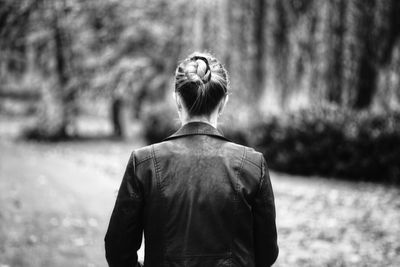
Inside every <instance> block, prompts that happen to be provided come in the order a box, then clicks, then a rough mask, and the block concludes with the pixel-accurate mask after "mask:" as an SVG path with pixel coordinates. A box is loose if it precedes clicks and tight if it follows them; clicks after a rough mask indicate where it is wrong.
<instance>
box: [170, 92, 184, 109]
mask: <svg viewBox="0 0 400 267" xmlns="http://www.w3.org/2000/svg"><path fill="white" fill-rule="evenodd" d="M172 95H173V97H174V99H175V103H176V106H177V108H178V110H179V111H181V110H182V102H181V98H180V97H179V96H178V94H177V93H176V92H172Z"/></svg>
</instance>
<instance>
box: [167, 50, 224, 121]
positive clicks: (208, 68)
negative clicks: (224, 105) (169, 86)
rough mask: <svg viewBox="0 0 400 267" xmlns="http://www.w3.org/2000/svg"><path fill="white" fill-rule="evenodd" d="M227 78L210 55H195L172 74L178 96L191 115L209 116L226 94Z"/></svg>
mask: <svg viewBox="0 0 400 267" xmlns="http://www.w3.org/2000/svg"><path fill="white" fill-rule="evenodd" d="M228 85H229V78H228V73H227V71H226V69H225V68H224V67H223V66H222V64H221V63H220V62H219V61H218V60H217V59H216V58H215V57H214V56H212V55H211V54H209V53H200V52H195V53H193V54H191V55H189V56H188V57H187V58H186V59H185V60H183V61H182V62H181V63H180V64H179V65H178V67H177V69H176V73H175V92H177V93H179V94H180V95H181V97H182V99H183V102H184V104H185V105H186V107H187V108H188V112H189V114H190V115H192V116H194V115H209V114H210V113H211V112H212V111H213V110H214V109H215V108H216V107H217V105H218V103H219V102H220V101H221V100H222V98H223V97H224V96H225V95H226V94H227V92H228Z"/></svg>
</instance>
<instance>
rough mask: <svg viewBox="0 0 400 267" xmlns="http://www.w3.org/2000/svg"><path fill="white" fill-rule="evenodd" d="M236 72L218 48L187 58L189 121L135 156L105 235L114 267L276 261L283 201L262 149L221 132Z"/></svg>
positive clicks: (178, 87)
mask: <svg viewBox="0 0 400 267" xmlns="http://www.w3.org/2000/svg"><path fill="white" fill-rule="evenodd" d="M227 92H228V76H227V72H226V70H225V69H224V67H223V66H222V65H221V64H220V63H219V62H218V61H217V59H215V58H214V57H213V56H211V55H210V54H204V53H194V54H192V55H190V56H189V57H188V58H187V59H185V60H184V61H183V62H182V63H180V64H179V66H178V68H177V70H176V76H175V93H174V96H175V100H176V105H177V108H178V113H179V117H180V119H181V122H182V126H181V128H180V129H179V130H178V131H177V132H176V133H174V134H173V135H171V136H169V137H167V138H166V139H165V140H164V141H163V142H161V143H157V144H153V145H150V146H146V147H143V148H140V149H136V150H135V151H133V153H132V154H131V157H130V159H129V162H128V166H127V168H126V171H125V175H124V177H123V179H122V184H121V187H120V189H119V192H118V196H117V200H116V203H115V207H114V210H113V213H112V215H111V219H110V224H109V227H108V230H107V234H106V236H105V249H106V258H107V261H108V264H109V266H112V267H116V266H118V267H123V266H127V267H128V266H141V265H140V263H138V256H137V250H139V248H140V245H141V241H142V234H143V232H144V236H145V259H144V265H145V266H146V267H161V266H169V267H172V266H177V267H178V266H190V267H192V266H204V267H213V266H245V267H252V266H260V267H261V266H262V267H265V266H270V265H272V264H273V263H274V262H275V260H276V258H277V256H278V245H277V232H276V225H275V204H274V195H273V191H272V187H271V181H270V178H269V174H268V168H267V165H266V162H265V159H264V157H263V155H262V154H261V153H259V152H256V151H254V150H253V149H252V148H249V147H245V146H241V145H238V144H235V143H232V142H230V141H229V140H228V139H226V138H225V137H224V136H223V135H222V134H221V133H220V132H219V131H218V130H217V119H218V116H219V115H220V114H221V112H222V110H223V109H224V106H225V104H226V102H227V100H228V95H227Z"/></svg>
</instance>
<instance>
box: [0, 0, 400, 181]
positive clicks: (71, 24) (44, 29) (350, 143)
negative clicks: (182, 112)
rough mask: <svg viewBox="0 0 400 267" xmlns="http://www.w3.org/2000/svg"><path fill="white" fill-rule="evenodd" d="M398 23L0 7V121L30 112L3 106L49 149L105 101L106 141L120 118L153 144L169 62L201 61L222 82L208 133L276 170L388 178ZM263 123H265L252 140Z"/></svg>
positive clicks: (120, 126) (263, 3)
mask: <svg viewBox="0 0 400 267" xmlns="http://www.w3.org/2000/svg"><path fill="white" fill-rule="evenodd" d="M398 14H400V2H399V1H398V0H367V1H364V0H350V1H348V0H332V1H316V0H312V1H308V0H254V1H243V0H218V1H212V0H202V1H200V0H194V1H184V0H177V1H166V0H136V1H131V0H119V1H117V0H98V1H72V0H20V1H14V0H4V1H0V110H1V111H2V112H3V111H7V109H9V108H8V107H10V106H12V105H11V104H10V103H11V102H10V101H9V100H10V99H14V100H15V102H16V103H17V102H18V103H21V102H23V101H28V100H29V101H32V102H35V105H32V104H26V107H27V108H26V109H25V111H23V109H21V108H20V107H17V105H16V108H11V109H12V110H22V111H23V112H24V113H25V114H26V113H34V114H33V115H35V116H36V118H37V120H36V124H35V125H34V127H33V128H32V129H30V130H29V131H27V133H26V136H27V137H30V138H35V139H48V140H53V139H56V140H59V139H63V138H70V137H72V136H77V135H79V132H78V129H77V127H76V125H77V120H78V119H77V118H78V117H79V116H80V115H82V114H83V113H85V114H86V112H87V111H90V110H92V112H93V113H96V112H97V111H96V109H95V106H96V105H95V103H94V102H96V103H97V102H102V101H104V102H107V104H108V107H107V109H108V111H107V113H109V115H107V117H108V118H110V123H111V124H112V125H113V126H114V127H110V129H114V134H115V135H116V136H118V137H123V136H124V133H125V132H126V129H127V128H129V127H126V126H125V125H124V124H125V123H126V121H127V120H125V119H124V118H123V117H124V116H125V115H124V114H127V112H126V110H128V113H130V116H129V118H130V119H131V120H136V121H140V122H142V123H143V125H144V129H145V130H144V132H145V133H146V137H147V139H148V140H149V141H150V142H156V141H159V140H162V138H164V137H165V136H166V135H168V133H171V131H172V130H173V129H177V128H178V125H179V124H178V123H176V118H177V116H176V113H175V112H174V111H173V108H172V106H173V105H170V104H171V103H164V102H168V101H167V99H170V94H169V93H168V92H171V91H172V90H173V87H174V86H173V79H174V69H175V66H176V64H177V62H178V61H179V59H183V58H184V57H186V55H188V54H189V53H191V52H192V51H193V50H209V51H211V52H212V53H214V54H215V56H216V57H217V58H219V59H220V60H221V62H222V63H223V64H224V65H225V66H226V68H227V69H228V71H229V73H230V78H231V79H230V80H231V82H230V93H231V98H230V99H231V100H230V104H229V107H228V108H227V111H226V112H225V114H227V115H224V117H223V118H222V120H221V124H220V125H221V130H222V131H223V132H224V133H225V135H227V136H228V137H230V138H231V139H232V140H233V141H236V142H239V143H242V144H256V145H260V146H261V147H263V149H265V151H266V155H267V156H268V158H270V159H269V161H270V164H271V166H272V167H275V168H277V169H282V170H283V169H285V170H287V171H292V172H300V173H313V172H318V173H325V174H328V175H341V176H349V177H359V178H367V179H375V178H370V177H372V176H373V177H377V176H378V175H377V173H376V170H378V169H379V168H382V172H383V173H382V175H383V176H382V177H385V178H382V179H389V180H393V179H395V178H393V177H396V175H397V176H398V168H392V167H389V166H394V163H393V161H394V158H396V156H397V155H398V154H396V153H397V152H391V150H390V149H389V148H390V147H395V145H396V144H398V137H396V136H397V135H398V132H397V131H392V132H391V131H389V130H388V128H387V127H386V126H387V125H391V124H392V123H393V121H396V120H397V117H398V116H397V115H396V114H398V112H399V111H398V110H400V90H399V88H400V19H399V18H400V16H399V15H398ZM82 98H85V99H84V100H83V99H82ZM5 99H6V100H5ZM325 104H327V105H328V107H326V108H321V107H319V106H321V105H325ZM331 104H334V105H335V106H337V108H335V109H334V110H335V111H329V110H330V109H331V108H330V107H329V105H331ZM316 110H319V111H316ZM355 110H356V111H355ZM359 111H360V112H359ZM102 114H104V112H102ZM284 114H298V115H296V116H294V115H284ZM363 114H368V115H363ZM376 114H378V115H376ZM379 114H385V115H379ZM298 116H300V118H298ZM369 116H371V118H370V117H369ZM264 117H275V119H274V120H272V119H271V120H268V121H265V120H263V121H264V122H263V123H261V125H259V126H257V127H258V128H257V129H258V130H257V131H256V132H255V131H252V130H251V129H253V128H252V127H253V126H254V125H258V123H257V121H259V120H260V119H261V118H264ZM372 118H373V119H374V120H377V121H379V122H376V121H373V122H372ZM375 123H378V124H382V125H383V126H382V127H381V128H379V129H378V130H377V129H375V128H374V127H375V126H374V125H375ZM296 127H297V128H296ZM321 127H322V128H321ZM385 127H386V128H385ZM321 129H322V130H321ZM249 131H250V132H251V134H249ZM369 131H371V132H369ZM255 133H257V134H261V137H260V138H259V139H254V138H255ZM376 133H378V134H376ZM314 135H315V136H314ZM353 135H354V136H353ZM327 136H329V138H328V137H327ZM312 141H313V142H316V143H317V144H316V145H314V144H313V145H312V143H311V142H312ZM392 142H393V143H392ZM280 146H282V147H283V148H282V149H280ZM268 151H269V152H268ZM393 151H395V150H393ZM268 153H271V154H268ZM324 154H325V157H322V155H324ZM378 155H379V156H378ZM285 166H286V167H285ZM373 168H376V169H373ZM313 169H314V171H312V170H313ZM349 170H351V171H349ZM376 179H378V178H376Z"/></svg>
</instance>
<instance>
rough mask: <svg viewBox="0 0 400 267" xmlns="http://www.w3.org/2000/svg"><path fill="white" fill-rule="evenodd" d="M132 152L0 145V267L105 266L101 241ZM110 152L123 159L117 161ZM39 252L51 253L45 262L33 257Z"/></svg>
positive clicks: (125, 147) (125, 148)
mask: <svg viewBox="0 0 400 267" xmlns="http://www.w3.org/2000/svg"><path fill="white" fill-rule="evenodd" d="M133 148H134V147H130V146H129V144H125V145H124V144H120V145H119V149H118V151H116V152H115V151H114V155H112V154H113V153H110V151H107V148H106V147H103V148H102V151H98V153H99V154H98V155H97V154H96V149H99V148H98V147H97V148H96V145H95V144H93V145H92V146H91V145H90V144H86V150H83V151H76V147H74V145H69V144H66V145H64V147H61V148H60V147H57V146H55V147H51V146H49V145H39V146H38V145H37V144H31V143H22V144H15V143H11V142H2V143H1V145H0V151H1V156H0V157H1V158H0V160H1V161H0V186H1V196H0V199H1V204H0V205H1V213H0V215H1V217H0V218H1V219H2V220H3V222H2V225H3V227H2V228H3V230H2V232H0V239H1V237H2V236H1V235H4V237H3V238H5V239H7V240H8V244H6V245H4V250H5V253H4V254H5V255H1V254H2V251H0V253H1V254H0V255H1V256H0V266H3V265H5V266H18V265H19V266H44V265H46V266H106V263H105V260H104V249H103V247H104V246H103V237H104V233H105V231H106V227H107V224H108V218H109V215H110V213H111V210H112V207H113V204H114V200H115V196H116V191H117V189H118V187H119V182H120V181H119V178H120V177H122V173H123V169H124V167H125V166H124V165H125V161H127V159H128V157H129V151H130V150H131V149H133ZM77 154H78V155H79V157H76V156H77ZM115 154H120V155H119V157H125V158H126V159H124V160H121V161H120V162H118V163H117V162H115V161H116V160H117V158H118V157H113V156H115ZM94 157H96V159H95V158H94ZM107 159H110V160H107ZM110 161H111V162H110ZM102 162H106V163H107V164H102ZM91 163H92V164H91ZM93 164H96V165H93ZM112 164H114V165H120V166H119V168H117V170H118V172H119V173H111V172H110V171H107V170H108V169H109V168H110V166H112ZM117 177H118V178H117ZM4 220H5V221H4ZM39 224H41V225H39ZM10 230H11V232H12V233H13V235H11V237H10V235H8V234H7V233H9V232H10ZM3 240H4V239H3ZM10 243H11V244H12V245H11V246H9V245H10ZM26 244H28V246H26ZM60 244H61V248H60ZM44 247H47V248H44ZM56 247H57V249H55V248H56ZM21 248H23V249H26V251H23V252H21V250H20V249H21ZM43 249H45V250H46V249H47V250H48V251H47V252H50V251H49V250H53V251H51V257H50V258H48V259H47V260H46V261H45V262H43V261H41V260H38V259H33V258H36V257H34V255H35V254H37V253H39V254H40V253H42V252H43ZM21 253H23V254H24V256H23V258H21V257H22V255H21ZM31 257H32V258H31ZM4 259H5V261H4V262H2V261H3V260H4ZM71 261H72V262H71ZM67 262H68V263H67ZM64 263H66V264H65V265H64ZM72 263H74V264H72ZM2 264H3V265H2ZM43 264H44V265H43Z"/></svg>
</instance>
